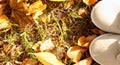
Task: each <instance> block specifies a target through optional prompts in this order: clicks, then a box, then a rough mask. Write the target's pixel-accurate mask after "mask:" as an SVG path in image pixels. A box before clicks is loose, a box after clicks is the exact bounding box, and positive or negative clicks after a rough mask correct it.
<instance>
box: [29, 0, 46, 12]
mask: <svg viewBox="0 0 120 65" xmlns="http://www.w3.org/2000/svg"><path fill="white" fill-rule="evenodd" d="M46 7H47V5H46V4H43V3H42V1H41V0H39V1H36V2H35V3H33V4H31V5H30V6H29V9H28V14H32V13H36V12H39V11H43V10H45V9H46Z"/></svg>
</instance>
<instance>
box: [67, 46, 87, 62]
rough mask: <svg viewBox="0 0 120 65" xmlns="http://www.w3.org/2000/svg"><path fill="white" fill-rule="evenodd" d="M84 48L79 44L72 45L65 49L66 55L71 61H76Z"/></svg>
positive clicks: (80, 56)
mask: <svg viewBox="0 0 120 65" xmlns="http://www.w3.org/2000/svg"><path fill="white" fill-rule="evenodd" d="M85 51H86V49H84V48H82V47H79V46H72V47H70V48H69V49H68V51H67V56H68V57H69V58H70V59H72V61H73V62H78V61H79V60H80V59H81V58H82V55H83V53H84V52H85Z"/></svg>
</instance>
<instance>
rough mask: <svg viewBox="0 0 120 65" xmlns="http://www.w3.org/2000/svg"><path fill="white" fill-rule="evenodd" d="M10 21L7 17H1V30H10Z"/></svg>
mask: <svg viewBox="0 0 120 65" xmlns="http://www.w3.org/2000/svg"><path fill="white" fill-rule="evenodd" d="M10 27H11V26H10V20H9V19H8V17H7V16H6V15H0V30H2V29H6V28H10Z"/></svg>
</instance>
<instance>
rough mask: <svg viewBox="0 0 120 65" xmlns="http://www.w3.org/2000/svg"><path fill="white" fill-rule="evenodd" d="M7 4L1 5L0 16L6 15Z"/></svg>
mask: <svg viewBox="0 0 120 65" xmlns="http://www.w3.org/2000/svg"><path fill="white" fill-rule="evenodd" d="M5 6H6V4H0V15H2V14H4V9H5Z"/></svg>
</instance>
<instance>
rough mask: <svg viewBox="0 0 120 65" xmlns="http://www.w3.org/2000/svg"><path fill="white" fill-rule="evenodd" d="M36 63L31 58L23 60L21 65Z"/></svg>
mask: <svg viewBox="0 0 120 65" xmlns="http://www.w3.org/2000/svg"><path fill="white" fill-rule="evenodd" d="M37 63H38V61H37V60H35V59H31V58H25V59H24V60H23V62H22V65H37Z"/></svg>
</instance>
